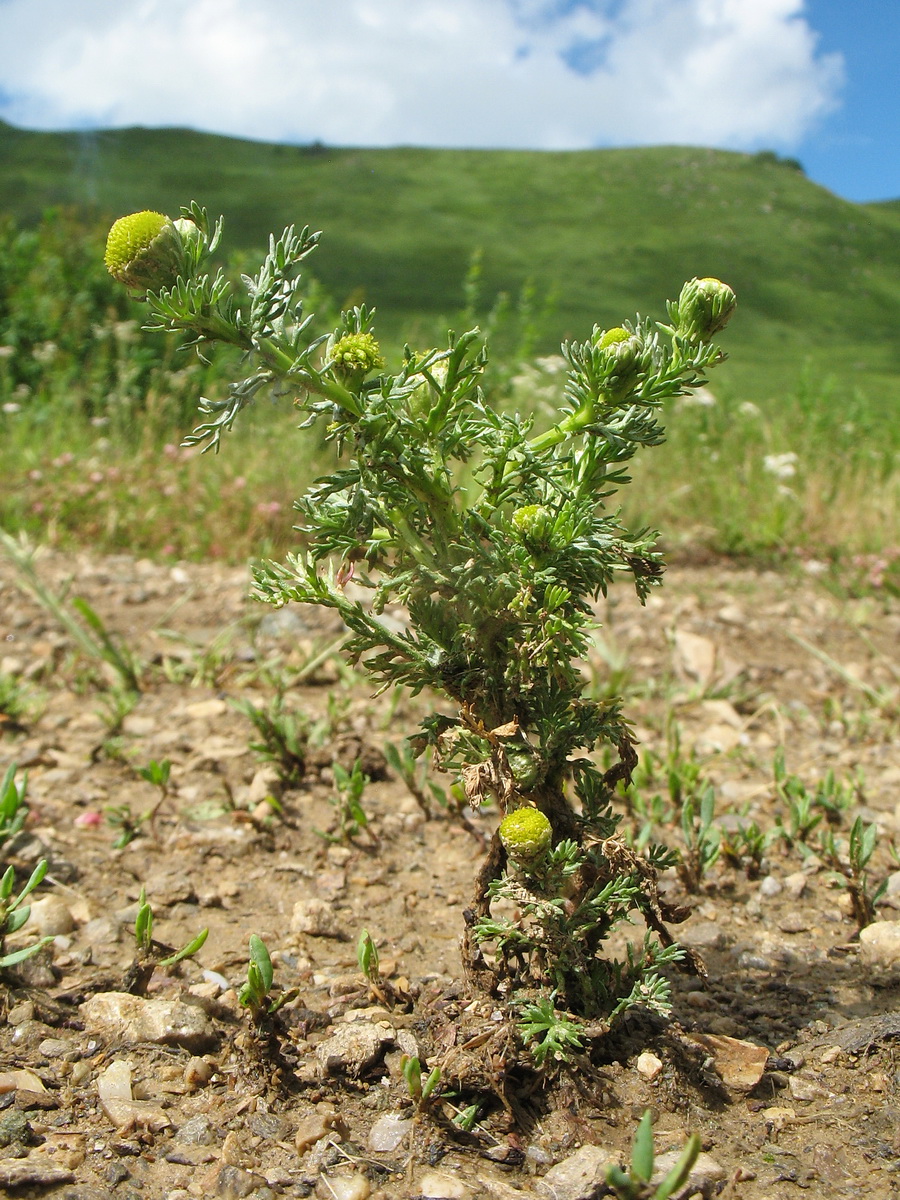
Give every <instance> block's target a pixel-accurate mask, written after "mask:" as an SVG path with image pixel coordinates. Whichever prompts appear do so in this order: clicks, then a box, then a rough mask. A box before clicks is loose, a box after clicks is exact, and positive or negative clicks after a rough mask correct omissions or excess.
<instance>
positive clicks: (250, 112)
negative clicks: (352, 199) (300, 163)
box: [0, 0, 842, 149]
mask: <svg viewBox="0 0 900 1200" xmlns="http://www.w3.org/2000/svg"><path fill="white" fill-rule="evenodd" d="M841 74H842V64H841V61H840V58H839V56H835V55H829V56H822V55H819V54H818V53H817V48H816V35H815V33H814V32H813V31H812V29H811V28H810V26H809V24H808V22H807V21H806V19H805V18H804V16H803V3H802V0H80V2H79V3H78V4H73V3H72V0H0V115H2V116H5V117H6V118H7V119H8V120H11V121H13V122H15V123H18V124H22V125H26V126H31V127H35V128H67V127H72V126H73V125H88V126H91V125H128V124H145V125H189V126H193V127H196V128H199V129H206V130H211V131H214V132H220V133H232V134H236V135H240V136H248V137H257V138H265V139H270V140H273V141H281V140H285V141H291V140H296V141H309V140H312V139H315V138H318V139H320V140H321V141H324V142H328V143H332V144H338V145H340V144H343V145H391V144H397V143H405V144H419V145H432V146H509V147H534V148H557V149H558V148H579V147H585V146H592V145H617V144H618V145H624V144H634V143H656V142H681V143H700V144H706V145H717V146H731V147H737V148H751V147H754V146H759V145H771V146H776V147H790V146H792V145H794V144H796V142H797V141H798V140H799V139H800V138H801V137H802V136H803V134H804V133H805V132H806V131H807V129H808V128H809V127H810V125H811V124H812V123H814V122H815V121H816V120H817V119H818V118H819V117H821V116H822V115H823V114H825V113H826V112H828V111H829V110H830V109H831V108H833V107H834V106H835V103H836V97H837V93H838V89H839V87H840V83H841Z"/></svg>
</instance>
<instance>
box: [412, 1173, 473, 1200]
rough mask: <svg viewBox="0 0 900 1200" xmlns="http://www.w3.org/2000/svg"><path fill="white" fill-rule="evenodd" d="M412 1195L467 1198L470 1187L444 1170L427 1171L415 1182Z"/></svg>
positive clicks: (431, 1199) (445, 1199)
mask: <svg viewBox="0 0 900 1200" xmlns="http://www.w3.org/2000/svg"><path fill="white" fill-rule="evenodd" d="M413 1195H416V1196H423V1197H424V1198H425V1200H469V1197H470V1196H471V1195H472V1189H471V1188H470V1187H468V1186H467V1185H466V1184H465V1183H463V1181H462V1180H461V1179H457V1178H456V1177H455V1176H453V1175H448V1174H447V1173H446V1172H445V1171H428V1172H427V1173H426V1174H425V1175H423V1176H422V1177H421V1178H420V1179H419V1180H418V1182H417V1183H416V1184H415V1191H414V1192H413Z"/></svg>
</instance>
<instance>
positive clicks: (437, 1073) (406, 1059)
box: [400, 1054, 441, 1113]
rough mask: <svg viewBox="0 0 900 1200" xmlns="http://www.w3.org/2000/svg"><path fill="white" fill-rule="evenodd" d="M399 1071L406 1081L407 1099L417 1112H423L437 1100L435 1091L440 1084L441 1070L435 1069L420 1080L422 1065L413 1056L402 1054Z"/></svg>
mask: <svg viewBox="0 0 900 1200" xmlns="http://www.w3.org/2000/svg"><path fill="white" fill-rule="evenodd" d="M400 1069H401V1070H402V1072H403V1078H404V1079H405V1080H406V1087H407V1090H408V1092H409V1098H410V1099H411V1100H412V1102H413V1103H414V1104H415V1106H416V1111H417V1112H420V1113H421V1112H424V1111H425V1110H426V1109H427V1108H428V1106H429V1104H430V1103H431V1102H432V1101H433V1100H436V1099H437V1096H435V1090H436V1088H437V1086H438V1084H439V1083H440V1082H441V1068H440V1067H435V1068H434V1069H433V1070H432V1071H431V1073H430V1074H429V1075H428V1076H427V1078H426V1079H424V1080H423V1079H422V1064H421V1062H420V1061H419V1059H418V1058H416V1057H415V1055H412V1056H410V1055H408V1054H404V1055H403V1057H402V1059H401V1060H400Z"/></svg>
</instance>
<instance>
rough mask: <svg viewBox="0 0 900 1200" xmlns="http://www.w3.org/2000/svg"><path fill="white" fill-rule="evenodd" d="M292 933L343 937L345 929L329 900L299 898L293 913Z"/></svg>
mask: <svg viewBox="0 0 900 1200" xmlns="http://www.w3.org/2000/svg"><path fill="white" fill-rule="evenodd" d="M291 933H308V934H310V935H311V936H312V937H341V936H342V935H343V931H342V930H341V928H340V926H339V925H338V923H337V921H336V920H335V917H334V910H333V908H332V906H331V905H330V904H329V903H328V901H327V900H318V899H313V900H298V901H297V903H296V904H295V905H294V910H293V912H292V913H291Z"/></svg>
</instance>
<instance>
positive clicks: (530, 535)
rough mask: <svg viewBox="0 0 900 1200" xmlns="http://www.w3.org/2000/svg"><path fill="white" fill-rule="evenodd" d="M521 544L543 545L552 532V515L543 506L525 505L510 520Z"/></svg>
mask: <svg viewBox="0 0 900 1200" xmlns="http://www.w3.org/2000/svg"><path fill="white" fill-rule="evenodd" d="M510 520H511V522H512V527H513V529H514V530H515V531H516V533H518V534H519V536H520V537H521V539H522V541H523V542H529V543H531V544H532V545H544V544H546V543H547V540H548V538H549V536H550V533H551V532H552V530H553V521H554V517H553V513H552V512H551V511H550V509H549V508H547V506H546V505H544V504H525V505H523V506H522V507H521V508H517V509H516V511H515V512H514V513H513V515H512V517H511V518H510Z"/></svg>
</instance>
